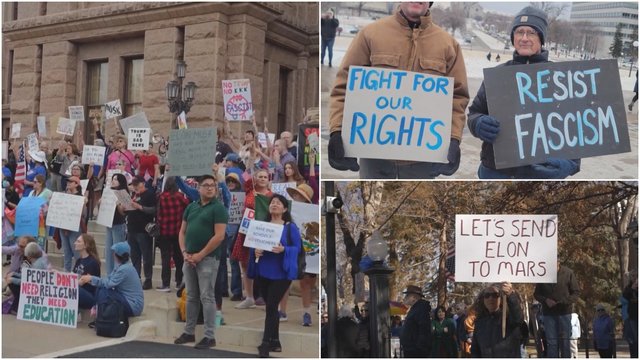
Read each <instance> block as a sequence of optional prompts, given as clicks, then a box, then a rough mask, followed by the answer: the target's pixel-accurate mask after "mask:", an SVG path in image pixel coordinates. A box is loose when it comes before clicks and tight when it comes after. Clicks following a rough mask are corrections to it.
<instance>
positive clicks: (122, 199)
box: [111, 189, 135, 211]
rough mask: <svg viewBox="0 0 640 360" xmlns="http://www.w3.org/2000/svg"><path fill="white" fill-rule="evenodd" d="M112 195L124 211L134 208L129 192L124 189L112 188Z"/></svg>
mask: <svg viewBox="0 0 640 360" xmlns="http://www.w3.org/2000/svg"><path fill="white" fill-rule="evenodd" d="M111 192H112V193H113V195H115V197H116V198H117V199H118V203H119V204H120V205H122V207H123V208H124V211H131V210H135V209H134V208H133V199H131V194H129V191H127V190H126V189H121V190H112V191H111Z"/></svg>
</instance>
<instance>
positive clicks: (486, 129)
mask: <svg viewBox="0 0 640 360" xmlns="http://www.w3.org/2000/svg"><path fill="white" fill-rule="evenodd" d="M473 130H474V132H475V134H476V136H477V137H478V138H480V140H482V141H486V142H488V143H491V144H493V142H494V141H496V137H498V133H499V132H500V122H499V121H498V120H496V118H494V117H493V116H489V115H482V116H480V117H479V118H477V119H476V122H475V124H474V129H473Z"/></svg>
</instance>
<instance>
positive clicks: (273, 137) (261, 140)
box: [258, 132, 276, 148]
mask: <svg viewBox="0 0 640 360" xmlns="http://www.w3.org/2000/svg"><path fill="white" fill-rule="evenodd" d="M268 135H269V142H270V143H271V145H273V143H274V142H275V141H276V134H274V133H269V134H268ZM258 143H260V146H261V147H263V148H266V147H267V135H265V134H264V133H263V132H260V133H258Z"/></svg>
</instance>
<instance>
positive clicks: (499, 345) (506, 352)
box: [471, 292, 523, 358]
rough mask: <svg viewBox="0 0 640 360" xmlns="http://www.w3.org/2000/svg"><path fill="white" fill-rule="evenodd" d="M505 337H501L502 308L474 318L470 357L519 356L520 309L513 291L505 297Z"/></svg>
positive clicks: (520, 336) (520, 334) (520, 335)
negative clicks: (506, 308) (506, 306)
mask: <svg viewBox="0 0 640 360" xmlns="http://www.w3.org/2000/svg"><path fill="white" fill-rule="evenodd" d="M507 304H508V306H509V307H508V309H509V312H508V314H507V326H506V337H505V338H504V339H503V338H502V309H499V310H498V311H496V312H494V313H492V314H488V315H484V316H479V317H478V318H476V322H475V327H474V331H473V339H472V340H471V357H474V358H479V357H483V358H519V357H520V339H521V338H522V333H521V331H520V324H522V321H523V319H522V310H521V308H520V300H519V299H518V295H517V294H516V293H515V292H514V293H511V295H509V296H508V297H507Z"/></svg>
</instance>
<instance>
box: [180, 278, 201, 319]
mask: <svg viewBox="0 0 640 360" xmlns="http://www.w3.org/2000/svg"><path fill="white" fill-rule="evenodd" d="M176 295H178V300H177V302H176V304H177V305H178V317H179V319H180V321H183V322H184V321H187V289H185V287H184V284H183V285H182V286H181V287H180V289H178V292H177V294H176ZM197 324H198V325H201V324H204V312H203V310H202V301H201V300H200V314H198V321H197Z"/></svg>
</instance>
